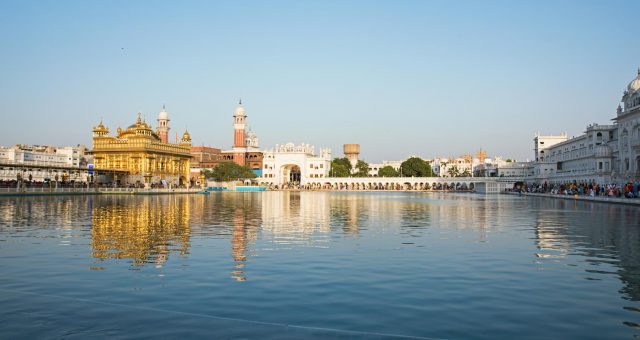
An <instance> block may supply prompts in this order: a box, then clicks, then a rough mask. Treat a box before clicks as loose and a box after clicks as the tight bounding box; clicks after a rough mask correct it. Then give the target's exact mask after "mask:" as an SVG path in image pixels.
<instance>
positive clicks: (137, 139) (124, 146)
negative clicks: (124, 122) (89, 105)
mask: <svg viewBox="0 0 640 340" xmlns="http://www.w3.org/2000/svg"><path fill="white" fill-rule="evenodd" d="M117 132H118V134H117V136H110V135H109V129H107V128H106V127H105V126H104V125H103V124H102V122H100V124H99V125H98V126H96V127H94V128H93V158H94V166H95V168H96V171H98V172H100V171H102V172H103V173H104V172H108V171H117V172H123V171H125V172H126V174H127V175H126V176H124V178H120V181H121V183H122V184H129V185H132V184H135V185H145V186H147V187H148V186H151V185H153V184H157V185H160V184H162V185H165V186H166V185H169V186H172V187H175V186H185V187H188V186H189V171H190V161H191V136H190V135H189V132H187V131H185V133H184V134H183V135H182V140H181V141H180V142H179V143H178V141H176V143H175V144H172V143H163V142H162V141H161V139H160V137H159V136H158V134H157V133H156V132H154V131H153V130H152V129H151V126H149V125H148V124H147V123H146V122H145V121H143V120H142V118H141V117H140V114H138V119H137V120H136V122H135V123H134V124H132V125H130V126H129V127H128V128H126V129H125V130H122V129H120V128H118V130H117Z"/></svg>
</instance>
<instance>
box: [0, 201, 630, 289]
mask: <svg viewBox="0 0 640 340" xmlns="http://www.w3.org/2000/svg"><path fill="white" fill-rule="evenodd" d="M82 200H83V201H85V202H84V204H80V205H78V204H77V203H78V202H77V201H76V202H75V204H69V202H67V201H66V200H62V201H61V202H59V203H56V204H50V203H51V202H49V200H46V199H43V200H42V201H40V200H34V201H27V202H31V203H29V204H24V205H21V204H18V205H16V206H15V207H14V209H15V210H12V211H2V213H3V214H4V215H5V217H7V218H11V219H14V220H17V221H20V219H16V218H15V216H16V215H26V216H29V218H30V219H38V218H40V216H41V214H39V213H38V211H40V205H42V206H43V207H44V208H46V209H56V211H59V212H58V213H56V214H55V215H57V216H59V218H60V219H61V220H60V221H58V222H57V224H58V225H60V226H62V228H65V227H64V226H69V227H68V228H72V227H71V226H72V225H73V222H72V219H71V218H65V216H77V215H81V214H82V212H81V211H79V209H81V208H79V207H82V206H88V207H89V208H90V211H91V214H90V216H91V222H92V228H91V236H92V255H93V257H95V258H97V259H101V260H105V259H129V260H131V262H132V264H133V265H134V266H140V265H144V264H147V263H153V264H155V265H156V266H162V265H163V264H164V263H165V262H166V261H167V260H168V258H169V257H170V256H171V255H172V254H176V255H179V256H184V255H187V254H188V253H189V247H190V237H191V236H192V235H195V236H198V237H213V238H217V239H222V240H227V241H226V242H229V243H227V244H229V251H228V254H229V259H230V264H231V266H230V268H229V273H230V277H231V278H233V279H235V280H237V281H245V280H247V279H248V276H249V274H248V271H250V266H251V265H255V263H254V262H257V261H258V258H255V259H254V256H255V255H256V254H257V255H261V253H264V252H265V251H266V250H267V249H266V248H265V249H262V248H264V247H269V251H272V250H278V249H288V248H292V247H299V246H301V247H328V246H330V238H331V237H336V235H343V236H345V237H359V235H360V234H361V233H362V232H363V231H365V230H368V229H375V228H396V229H397V230H398V234H399V235H405V236H407V237H417V236H421V235H423V234H424V233H426V232H428V230H432V229H433V228H441V229H443V230H452V228H457V229H470V230H471V231H472V232H473V235H475V237H476V240H477V241H479V242H485V241H487V240H488V237H489V235H490V233H492V232H493V233H496V232H498V233H500V232H503V231H505V230H504V228H505V226H509V225H518V224H517V219H518V216H517V215H518V214H515V215H514V209H515V210H516V211H522V213H525V214H528V213H530V212H532V211H535V214H536V215H535V217H534V223H535V225H534V226H532V227H533V233H534V236H533V239H534V242H535V246H536V248H537V252H536V253H534V254H532V257H534V258H537V259H538V261H546V260H549V261H551V260H561V259H566V257H567V256H569V255H570V254H575V253H580V254H581V255H584V256H587V257H589V258H590V259H591V260H590V261H591V262H590V263H591V264H592V265H593V267H594V269H597V266H598V265H599V264H600V263H604V264H607V263H608V264H611V263H613V264H614V265H615V267H616V268H617V274H618V276H619V278H620V280H621V281H622V282H623V288H622V290H621V293H623V294H624V295H625V297H626V298H627V299H630V300H634V301H638V300H640V277H638V270H637V268H634V264H637V263H639V262H640V252H638V249H637V245H638V244H640V231H639V230H638V229H637V228H631V227H626V226H634V225H636V224H637V221H639V220H640V211H639V209H637V208H634V207H626V206H619V205H606V204H592V203H585V202H573V201H563V200H533V201H527V200H526V199H523V200H519V201H515V202H513V201H508V202H507V201H504V202H507V203H504V202H503V201H502V200H501V199H500V198H498V197H479V196H468V195H444V196H437V197H436V196H434V195H420V194H393V195H390V194H388V195H374V194H370V193H319V192H280V191H275V192H264V193H259V194H257V193H232V192H229V193H217V194H212V195H208V196H204V195H195V196H194V195H189V196H180V195H177V196H172V195H167V196H148V197H140V196H106V197H100V198H99V199H82ZM487 201H490V202H487ZM592 209H598V210H603V211H602V212H603V213H599V214H597V215H595V216H598V218H599V219H601V220H598V221H594V220H593V218H592V217H591V214H585V213H584V211H588V210H592ZM514 219H515V220H514ZM527 220H528V219H527ZM514 221H515V222H514ZM523 221H524V219H523ZM514 223H515V224H514ZM523 227H526V228H527V229H529V227H528V226H523ZM258 240H262V241H265V242H264V243H261V244H258V243H257V242H258ZM540 264H541V265H544V262H540ZM591 274H592V273H590V272H587V273H585V276H586V277H588V276H590V275H591Z"/></svg>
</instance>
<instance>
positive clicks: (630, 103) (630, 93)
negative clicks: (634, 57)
mask: <svg viewBox="0 0 640 340" xmlns="http://www.w3.org/2000/svg"><path fill="white" fill-rule="evenodd" d="M622 103H623V107H622V110H618V116H620V115H623V114H627V113H629V112H631V111H635V110H636V109H637V108H638V107H640V68H638V75H637V76H636V78H635V79H634V80H632V81H631V82H630V83H629V85H628V86H627V89H626V90H625V91H624V93H623V95H622Z"/></svg>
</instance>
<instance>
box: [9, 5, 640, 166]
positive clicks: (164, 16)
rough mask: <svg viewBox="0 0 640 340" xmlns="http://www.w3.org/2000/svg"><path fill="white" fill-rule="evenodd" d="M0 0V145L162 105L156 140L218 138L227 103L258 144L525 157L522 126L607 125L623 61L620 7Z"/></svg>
mask: <svg viewBox="0 0 640 340" xmlns="http://www.w3.org/2000/svg"><path fill="white" fill-rule="evenodd" d="M0 6H1V7H0V43H1V46H2V48H1V49H0V51H1V53H0V115H1V117H2V119H3V121H4V124H2V133H1V134H0V145H4V146H9V145H13V144H16V143H24V144H53V145H74V144H79V143H80V144H85V145H89V146H90V145H91V129H92V127H93V126H94V125H96V124H97V123H98V122H99V121H100V119H102V120H103V121H104V123H105V124H106V125H107V126H108V127H109V128H110V129H111V131H115V130H116V128H117V127H118V126H120V127H125V126H128V125H129V124H131V123H132V122H133V121H134V120H135V117H136V113H137V112H142V113H143V114H144V115H145V116H146V118H147V121H150V122H153V123H154V126H155V119H156V117H157V114H158V112H159V110H160V109H161V108H162V105H163V104H164V105H166V106H167V110H168V111H169V115H170V118H171V126H172V130H171V133H172V135H174V134H175V132H179V133H180V134H181V133H182V132H183V131H184V129H185V128H188V129H189V132H190V133H191V136H192V138H193V141H194V144H196V145H207V146H214V147H221V148H228V147H229V146H230V145H231V143H232V137H233V131H232V118H231V116H232V114H233V111H234V108H235V106H236V104H237V101H238V98H239V97H242V99H243V103H244V104H245V108H246V110H247V114H248V115H249V118H248V122H249V124H250V126H251V128H252V129H253V130H254V131H255V132H256V133H257V134H258V136H259V138H260V144H261V147H262V148H270V147H273V146H274V145H275V144H282V143H286V142H294V143H301V142H305V143H310V144H313V145H315V146H316V149H319V148H320V147H329V148H331V149H332V151H333V154H334V156H341V155H342V144H344V143H359V144H360V145H361V152H362V153H361V158H363V159H365V160H367V161H369V162H378V161H382V160H397V159H403V158H405V157H407V156H410V155H419V156H423V157H434V156H457V155H462V154H466V153H475V152H477V151H478V149H479V148H482V149H484V150H486V151H487V152H488V153H489V154H490V155H500V156H504V157H510V158H517V159H519V160H525V159H527V158H531V154H532V146H533V142H532V139H533V135H534V133H536V132H541V133H547V134H551V133H560V132H565V131H566V132H567V133H569V135H577V134H579V133H581V132H582V131H583V130H584V129H585V127H586V125H587V124H589V123H593V122H596V123H600V124H606V123H609V122H610V119H611V118H613V117H614V115H615V108H616V107H617V105H618V102H619V100H620V97H621V95H622V91H623V90H624V88H625V87H626V85H627V84H628V83H629V81H631V80H632V79H633V78H634V77H635V76H636V70H637V67H638V66H640V42H639V41H638V33H637V18H638V13H640V2H638V1H629V2H624V1H561V2H555V1H531V2H525V1H522V2H520V1H517V2H516V1H484V2H483V1H456V2H450V1H446V2H445V1H440V2H432V1H315V2H312V1H229V2H213V1H202V2H199V1H185V2H180V3H178V2H169V1H167V2H159V1H130V2H129V1H101V2H99V1H42V2H29V1H25V2H18V1H11V2H1V3H0Z"/></svg>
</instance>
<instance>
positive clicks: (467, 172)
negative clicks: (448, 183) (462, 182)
mask: <svg viewBox="0 0 640 340" xmlns="http://www.w3.org/2000/svg"><path fill="white" fill-rule="evenodd" d="M460 177H471V172H469V169H464V171H463V172H462V173H461V174H460Z"/></svg>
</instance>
